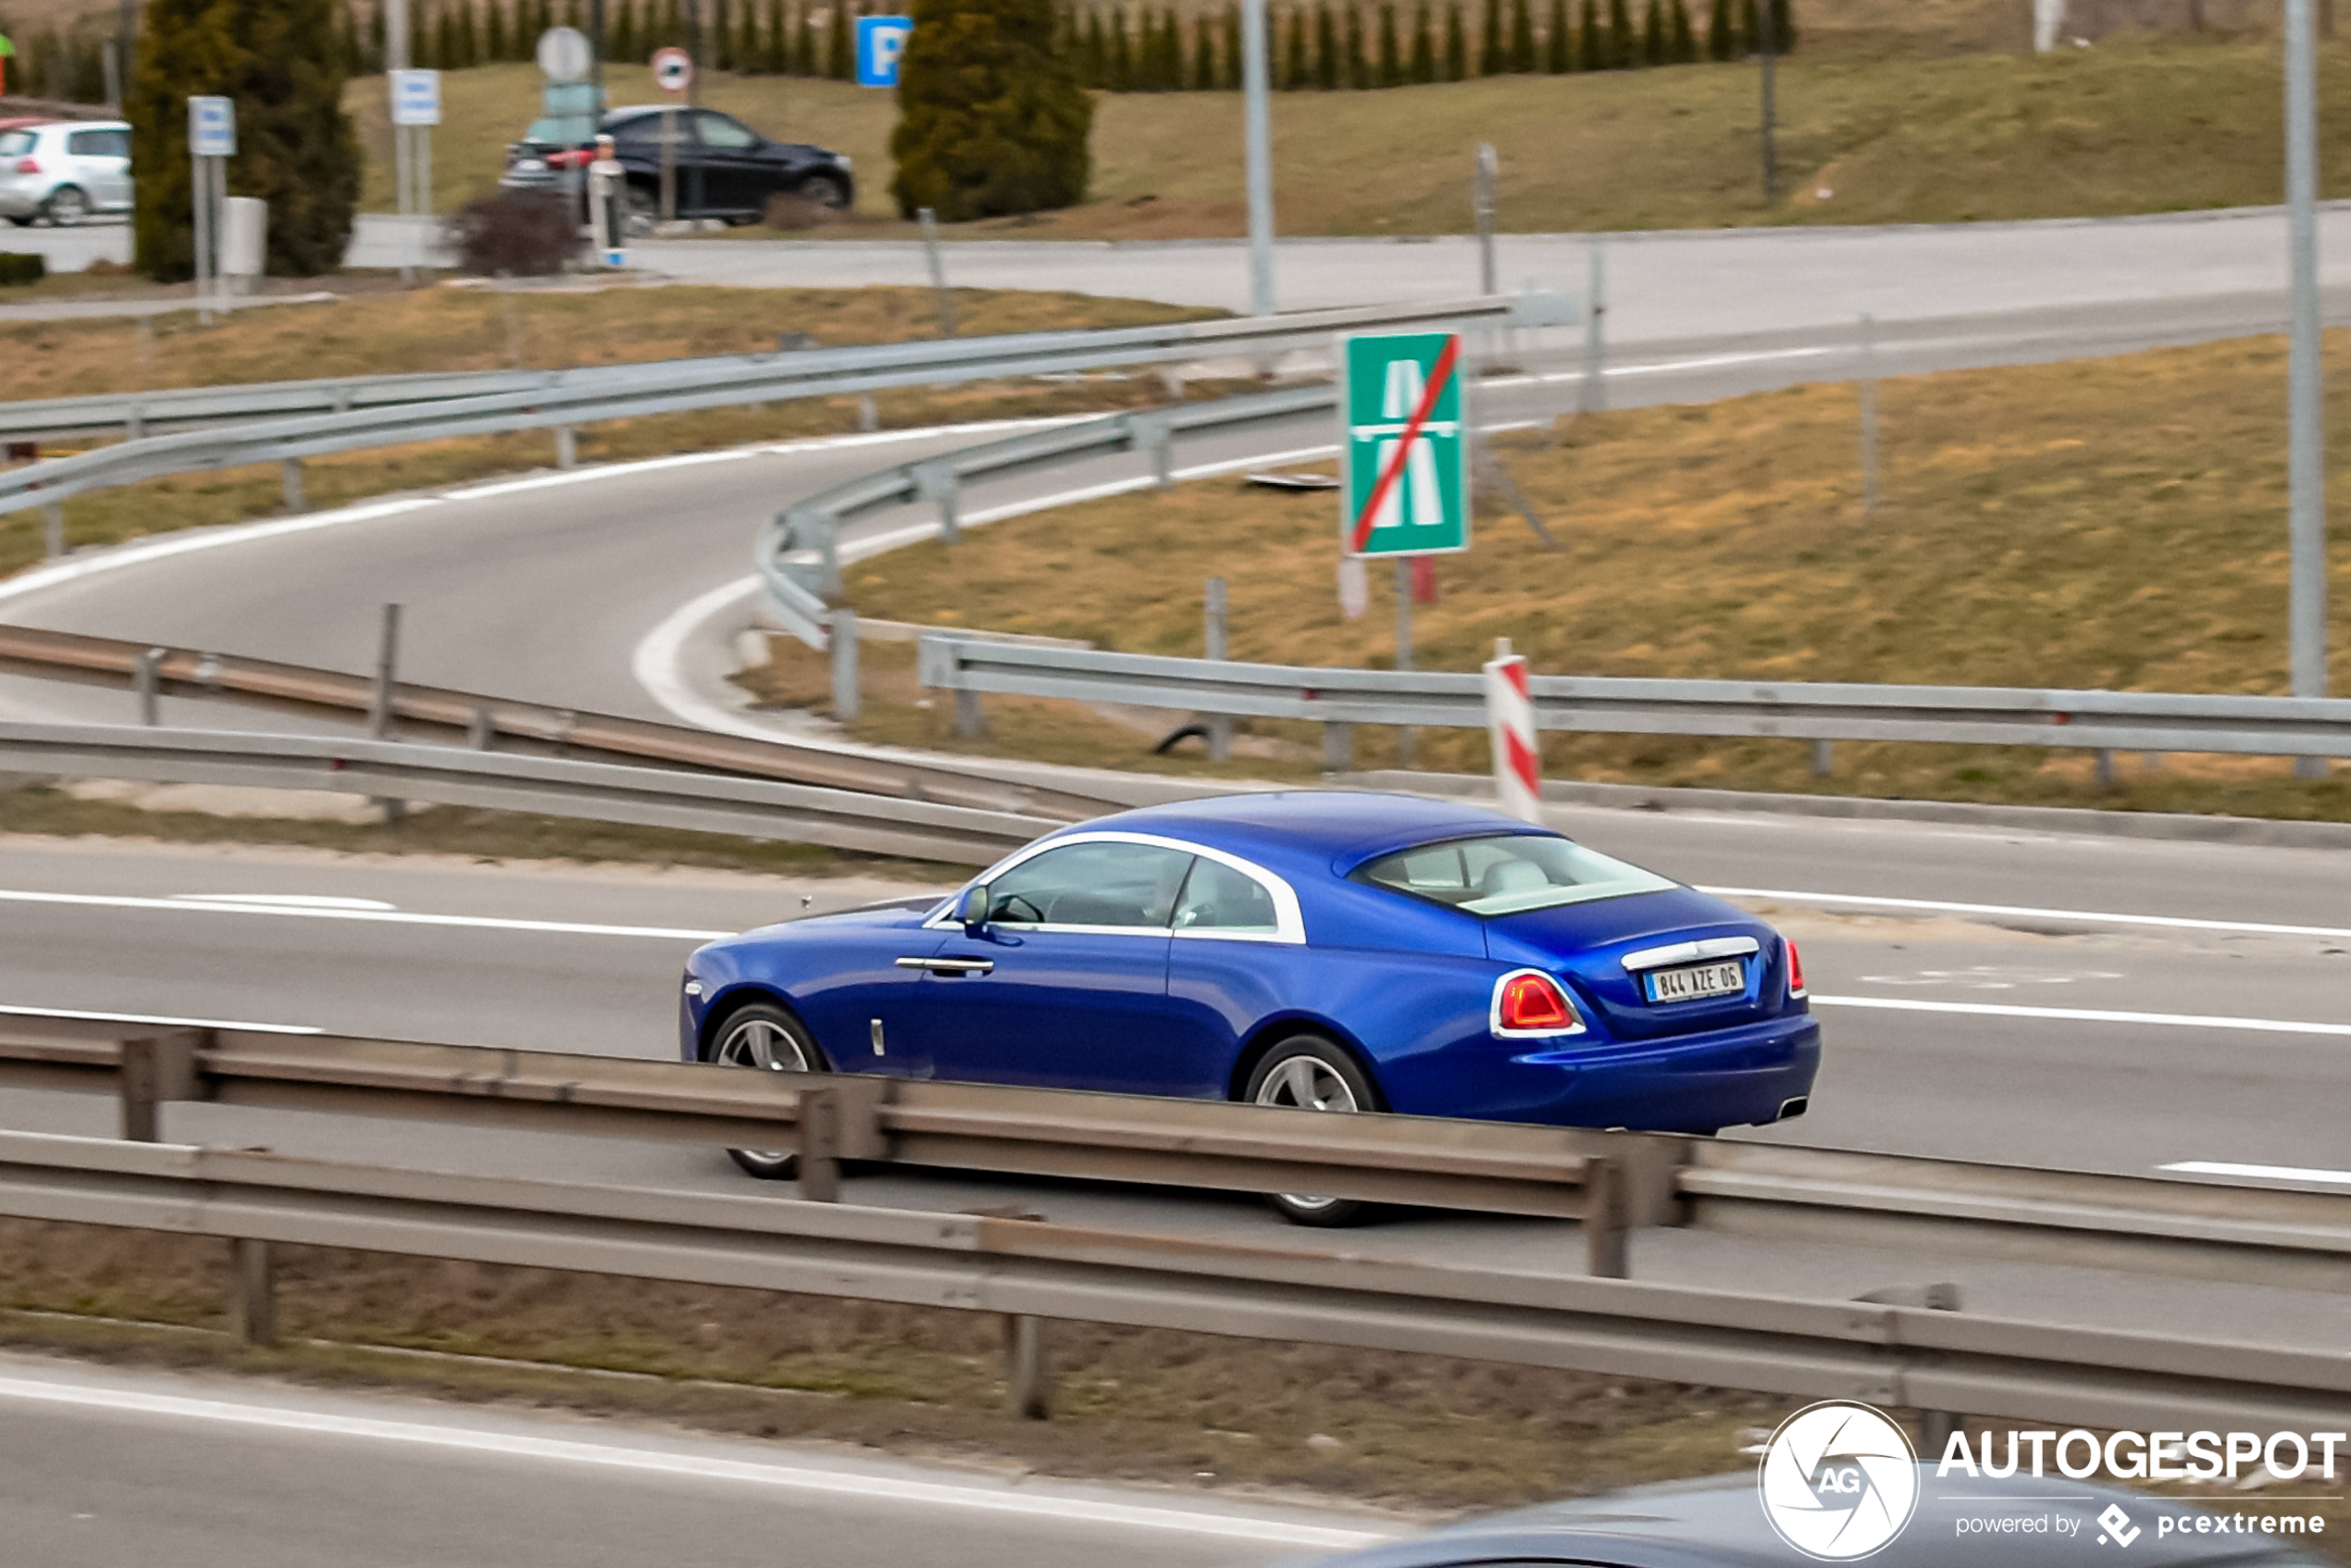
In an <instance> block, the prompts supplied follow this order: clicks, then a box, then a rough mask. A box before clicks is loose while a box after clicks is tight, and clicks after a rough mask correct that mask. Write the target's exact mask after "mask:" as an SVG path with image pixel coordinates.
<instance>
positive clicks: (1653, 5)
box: [1641, 0, 1665, 66]
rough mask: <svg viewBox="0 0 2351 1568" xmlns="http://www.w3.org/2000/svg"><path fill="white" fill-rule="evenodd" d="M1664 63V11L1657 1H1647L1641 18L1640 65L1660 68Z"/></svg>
mask: <svg viewBox="0 0 2351 1568" xmlns="http://www.w3.org/2000/svg"><path fill="white" fill-rule="evenodd" d="M1664 63H1665V11H1664V8H1663V7H1662V6H1660V5H1659V4H1658V0H1648V11H1647V13H1646V14H1645V15H1644V16H1643V17H1642V18H1641V64H1643V65H1645V66H1661V65H1663V64H1664Z"/></svg>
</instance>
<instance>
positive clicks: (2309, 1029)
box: [1812, 994, 2351, 1039]
mask: <svg viewBox="0 0 2351 1568" xmlns="http://www.w3.org/2000/svg"><path fill="white" fill-rule="evenodd" d="M1812 1005H1813V1006H1815V1007H1820V1006H1829V1007H1875V1008H1880V1009H1883V1010H1885V1011H1886V1012H1889V1013H1965V1014H1974V1015H1976V1016H1978V1017H1984V1018H2045V1019H2048V1020H2051V1021H2053V1022H2057V1023H2065V1024H2147V1025H2155V1026H2158V1027H2164V1028H2180V1029H2248V1030H2251V1031H2253V1032H2254V1033H2257V1034H2271V1035H2338V1036H2342V1037H2344V1038H2346V1039H2351V1024H2309V1023H2303V1022H2300V1021H2297V1020H2295V1019H2288V1018H2223V1017H2217V1016H2213V1015H2210V1014H2202V1013H2128V1012H2123V1011H2121V1010H2118V1009H2113V1008H2104V1007H2026V1006H2022V1005H2020V1004H2017V1003H2013V1002H1921V1001H1918V1000H1916V999H1915V998H1912V997H1896V996H1821V995H1818V994H1815V995H1814V996H1813V998H1812Z"/></svg>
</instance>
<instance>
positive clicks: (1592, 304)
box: [1576, 234, 1608, 414]
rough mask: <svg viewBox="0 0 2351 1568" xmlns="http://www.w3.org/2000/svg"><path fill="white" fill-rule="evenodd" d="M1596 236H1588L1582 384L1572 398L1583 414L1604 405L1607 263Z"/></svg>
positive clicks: (1605, 388)
mask: <svg viewBox="0 0 2351 1568" xmlns="http://www.w3.org/2000/svg"><path fill="white" fill-rule="evenodd" d="M1606 254H1607V253H1606V252H1605V251H1604V250H1603V249H1602V248H1601V245H1600V237H1599V236H1598V234H1595V235H1593V236H1592V250H1591V261H1592V275H1591V281H1590V282H1589V283H1588V284H1587V285H1586V288H1585V291H1584V293H1585V300H1584V385H1583V387H1582V388H1581V389H1580V391H1579V393H1578V395H1577V398H1576V406H1577V407H1578V408H1580V409H1581V410H1583V412H1585V413H1586V414H1597V413H1598V412H1599V411H1600V410H1601V409H1603V408H1606V407H1607V406H1608V339H1607V336H1606V334H1605V332H1604V331H1603V330H1602V317H1605V316H1607V314H1608V300H1607V284H1608V264H1607V261H1606Z"/></svg>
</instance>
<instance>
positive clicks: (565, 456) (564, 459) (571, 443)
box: [555, 425, 579, 468]
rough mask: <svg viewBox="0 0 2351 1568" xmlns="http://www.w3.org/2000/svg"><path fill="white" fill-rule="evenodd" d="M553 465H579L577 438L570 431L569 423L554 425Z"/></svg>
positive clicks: (562, 466)
mask: <svg viewBox="0 0 2351 1568" xmlns="http://www.w3.org/2000/svg"><path fill="white" fill-rule="evenodd" d="M555 467H558V468H577V467H579V438H578V436H577V435H575V434H574V433H573V432H572V428H571V427H570V426H569V425H557V426H556V427H555Z"/></svg>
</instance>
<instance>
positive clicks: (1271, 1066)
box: [1242, 1035, 1379, 1226]
mask: <svg viewBox="0 0 2351 1568" xmlns="http://www.w3.org/2000/svg"><path fill="white" fill-rule="evenodd" d="M1242 1098H1243V1099H1245V1100H1247V1101H1250V1102H1251V1103H1252V1104H1257V1105H1278V1106H1282V1107H1285V1108H1287V1109H1289V1110H1296V1111H1332V1112H1338V1113H1341V1114H1355V1113H1358V1112H1364V1111H1376V1110H1378V1109H1379V1096H1378V1093H1377V1092H1376V1091H1375V1089H1373V1088H1372V1081H1371V1079H1370V1078H1368V1077H1366V1076H1364V1074H1363V1070H1362V1068H1361V1067H1359V1066H1357V1065H1356V1064H1355V1059H1354V1058H1353V1057H1351V1056H1350V1055H1348V1054H1347V1052H1344V1051H1341V1050H1340V1049H1339V1048H1338V1047H1337V1046H1336V1045H1333V1044H1332V1043H1331V1042H1330V1041H1329V1040H1326V1039H1321V1038H1319V1037H1317V1036H1314V1035H1295V1036H1293V1037H1291V1038H1290V1039H1286V1040H1284V1041H1282V1042H1281V1043H1280V1044H1279V1045H1277V1046H1275V1047H1274V1049H1273V1050H1271V1051H1269V1052H1266V1053H1265V1059H1264V1060H1263V1061H1262V1062H1260V1063H1258V1064H1257V1070H1256V1071H1255V1072H1252V1073H1251V1074H1250V1076H1249V1087H1248V1088H1247V1089H1245V1090H1243V1091H1242ZM1265 1201H1266V1202H1268V1203H1270V1204H1272V1205H1273V1206H1274V1210H1275V1213H1279V1214H1280V1215H1281V1216H1282V1217H1283V1218H1284V1219H1286V1220H1287V1221H1289V1222H1290V1223H1291V1224H1292V1225H1312V1226H1350V1225H1355V1224H1357V1223H1359V1222H1361V1221H1362V1220H1363V1219H1365V1218H1367V1217H1368V1216H1369V1215H1370V1214H1371V1213H1372V1207H1373V1206H1372V1205H1371V1204H1369V1203H1366V1202H1363V1201H1361V1200H1359V1199H1354V1198H1331V1197H1325V1196H1322V1195H1319V1194H1315V1193H1306V1192H1269V1193H1267V1194H1266V1195H1265Z"/></svg>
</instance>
